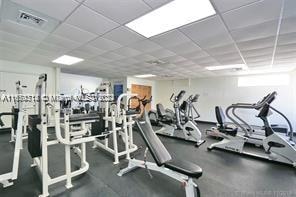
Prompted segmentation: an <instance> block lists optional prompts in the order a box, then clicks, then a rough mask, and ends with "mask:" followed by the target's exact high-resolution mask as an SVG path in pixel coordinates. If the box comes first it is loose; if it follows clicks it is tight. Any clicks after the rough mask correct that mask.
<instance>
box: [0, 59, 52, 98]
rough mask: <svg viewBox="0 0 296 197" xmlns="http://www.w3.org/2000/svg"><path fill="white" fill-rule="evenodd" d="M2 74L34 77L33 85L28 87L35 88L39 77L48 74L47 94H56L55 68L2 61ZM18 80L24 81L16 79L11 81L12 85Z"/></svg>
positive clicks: (0, 68) (0, 61) (0, 67)
mask: <svg viewBox="0 0 296 197" xmlns="http://www.w3.org/2000/svg"><path fill="white" fill-rule="evenodd" d="M0 72H3V73H11V74H14V73H15V74H27V75H32V77H33V78H32V80H31V83H32V84H26V85H33V84H34V86H35V84H36V82H37V80H38V75H40V74H42V73H46V74H47V77H48V83H47V93H48V94H52V93H54V92H55V68H53V67H46V66H40V65H32V64H24V63H20V62H11V61H4V60H0ZM35 78H36V79H35ZM17 80H20V81H22V79H18V78H15V79H11V83H15V82H16V81H17Z"/></svg>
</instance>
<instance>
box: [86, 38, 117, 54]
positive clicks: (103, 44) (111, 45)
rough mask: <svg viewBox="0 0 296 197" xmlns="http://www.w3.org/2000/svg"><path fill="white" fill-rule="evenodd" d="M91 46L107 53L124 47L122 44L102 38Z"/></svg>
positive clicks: (91, 43) (94, 41)
mask: <svg viewBox="0 0 296 197" xmlns="http://www.w3.org/2000/svg"><path fill="white" fill-rule="evenodd" d="M89 44H90V45H92V46H94V47H96V48H99V49H102V50H105V51H111V50H114V49H118V48H120V47H122V46H121V45H120V44H118V43H116V42H114V41H112V40H108V39H106V38H102V37H100V38H97V39H95V40H93V41H92V42H90V43H89Z"/></svg>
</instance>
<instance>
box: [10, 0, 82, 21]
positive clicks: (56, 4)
mask: <svg viewBox="0 0 296 197" xmlns="http://www.w3.org/2000/svg"><path fill="white" fill-rule="evenodd" d="M12 1H14V2H16V3H19V4H21V5H23V6H26V7H28V8H30V9H32V10H36V11H39V12H42V13H44V14H46V15H48V16H51V17H53V18H56V19H59V20H64V19H65V18H66V17H67V16H68V15H69V14H70V13H71V12H72V11H73V10H74V9H75V8H76V7H77V6H78V5H79V3H78V2H76V1H74V0H42V1H40V0H12Z"/></svg>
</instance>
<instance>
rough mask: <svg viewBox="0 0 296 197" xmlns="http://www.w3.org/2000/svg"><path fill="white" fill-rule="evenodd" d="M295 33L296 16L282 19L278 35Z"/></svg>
mask: <svg viewBox="0 0 296 197" xmlns="http://www.w3.org/2000/svg"><path fill="white" fill-rule="evenodd" d="M292 32H296V16H295V17H290V18H284V19H282V23H281V29H280V34H286V33H292Z"/></svg>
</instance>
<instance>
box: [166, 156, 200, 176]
mask: <svg viewBox="0 0 296 197" xmlns="http://www.w3.org/2000/svg"><path fill="white" fill-rule="evenodd" d="M164 166H165V167H167V168H169V169H171V170H173V171H176V172H179V173H181V174H185V175H187V176H189V177H192V178H199V177H201V175H202V169H201V168H200V167H199V166H198V165H196V164H194V163H192V162H189V161H186V160H178V159H172V160H170V161H168V162H166V163H164Z"/></svg>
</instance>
